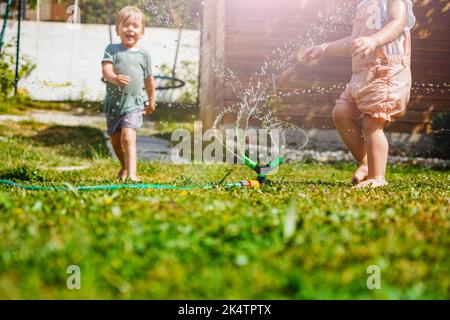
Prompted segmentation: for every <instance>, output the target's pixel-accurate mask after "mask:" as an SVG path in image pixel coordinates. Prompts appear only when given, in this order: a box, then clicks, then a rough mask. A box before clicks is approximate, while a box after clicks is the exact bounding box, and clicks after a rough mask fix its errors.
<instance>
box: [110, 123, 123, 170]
mask: <svg viewBox="0 0 450 320" xmlns="http://www.w3.org/2000/svg"><path fill="white" fill-rule="evenodd" d="M120 137H121V133H120V131H118V132H116V133H114V134H113V135H112V136H110V140H111V145H112V147H113V149H114V153H115V154H116V156H117V159H119V161H120V165H121V167H120V170H119V172H118V173H117V178H118V179H125V178H126V176H127V172H126V167H125V158H124V153H123V149H122V142H121V139H120Z"/></svg>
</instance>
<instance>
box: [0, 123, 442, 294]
mask: <svg viewBox="0 0 450 320" xmlns="http://www.w3.org/2000/svg"><path fill="white" fill-rule="evenodd" d="M0 150H1V152H0V177H1V178H3V179H15V180H16V181H20V182H21V183H24V184H39V185H44V184H62V183H63V182H68V183H70V184H73V185H89V184H98V183H111V182H114V180H113V178H114V176H115V173H116V171H117V170H118V165H117V162H115V161H114V160H112V159H111V158H109V157H108V156H107V153H106V149H105V145H104V141H103V140H102V133H101V132H100V131H99V130H96V129H92V128H86V127H77V128H70V127H61V126H48V125H43V124H39V123H35V122H23V123H18V124H16V123H13V122H2V123H0ZM71 165H87V166H89V168H87V169H85V170H79V171H71V172H60V171H57V170H55V168H56V167H58V166H71ZM230 169H232V170H233V171H232V173H231V175H230V176H229V177H228V178H227V181H239V180H241V179H248V178H253V177H254V176H253V173H252V172H250V171H249V170H247V169H246V168H244V167H242V166H238V165H235V166H221V165H191V166H177V165H170V164H162V163H153V164H152V163H146V162H141V163H139V171H140V174H141V175H142V176H144V178H145V181H146V182H155V183H173V184H177V185H182V184H203V183H209V182H217V181H220V179H221V178H222V177H223V176H225V174H226V173H227V172H228V170H230ZM352 169H353V165H352V164H345V163H339V164H335V165H320V164H313V163H306V164H305V163H297V164H287V165H283V166H282V167H281V168H280V170H279V172H277V174H276V175H274V176H273V177H272V179H273V180H274V183H273V185H271V186H264V187H263V188H262V189H259V190H257V189H252V190H246V189H243V190H241V189H232V190H227V189H224V188H220V187H219V188H217V189H212V190H202V189H198V190H192V191H155V190H121V191H109V192H103V191H101V192H74V191H64V192H40V191H38V192H36V191H24V190H19V189H11V188H9V187H7V186H0V299H10V298H26V299H47V298H63V299H65V298H70V299H80V298H99V299H103V298H120V299H122V298H123V299H128V298H133V299H134V298H145V299H322V298H329V299H341V298H357V299H366V298H375V299H415V298H424V299H430V298H438V299H449V298H450V277H449V276H448V271H449V270H450V254H449V253H450V252H449V251H450V250H449V248H450V236H449V234H450V232H449V231H450V216H449V207H450V193H449V191H450V188H449V182H450V173H449V172H448V171H430V170H426V169H421V168H415V167H400V166H397V167H393V168H389V175H388V179H389V181H390V185H389V186H388V187H386V188H383V189H379V190H372V191H369V190H366V191H353V190H350V189H349V187H350V185H349V183H348V181H349V177H350V176H351V173H352ZM292 231H294V232H292ZM69 265H78V266H79V267H80V268H81V290H68V289H67V287H66V280H67V277H68V276H69V275H68V274H67V273H66V269H67V267H68V266H69ZM370 265H378V266H379V267H380V268H381V289H380V290H368V288H367V286H366V281H367V278H368V276H369V275H368V274H367V271H366V270H367V267H368V266H370Z"/></svg>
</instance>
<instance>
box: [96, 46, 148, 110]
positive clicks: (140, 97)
mask: <svg viewBox="0 0 450 320" xmlns="http://www.w3.org/2000/svg"><path fill="white" fill-rule="evenodd" d="M105 61H110V62H112V64H113V66H114V71H115V72H116V73H117V74H121V75H126V76H129V77H130V78H131V81H130V84H129V85H127V86H124V87H118V86H115V85H113V84H111V83H109V82H107V84H106V97H105V101H104V103H103V112H105V113H106V114H112V115H123V114H127V113H132V112H137V111H141V110H144V108H145V107H144V103H145V102H146V101H147V100H148V97H147V92H146V90H145V83H144V80H145V79H147V78H149V77H151V76H152V64H151V59H150V55H149V54H148V52H147V51H145V50H143V49H140V48H139V49H137V50H134V51H132V50H129V49H128V48H126V47H124V46H123V45H122V44H110V45H108V47H106V50H105V55H104V57H103V60H102V63H103V62H105Z"/></svg>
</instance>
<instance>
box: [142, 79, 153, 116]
mask: <svg viewBox="0 0 450 320" xmlns="http://www.w3.org/2000/svg"><path fill="white" fill-rule="evenodd" d="M144 83H145V90H146V91H147V96H148V102H149V104H148V105H147V106H146V108H145V109H144V115H149V114H151V113H152V112H153V111H155V109H156V84H155V78H154V77H153V76H150V77H148V78H146V79H145V80H144Z"/></svg>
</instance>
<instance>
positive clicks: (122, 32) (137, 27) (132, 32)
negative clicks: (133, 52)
mask: <svg viewBox="0 0 450 320" xmlns="http://www.w3.org/2000/svg"><path fill="white" fill-rule="evenodd" d="M143 29H144V28H143V25H142V21H140V20H139V19H129V20H127V21H122V22H121V23H120V24H119V26H118V27H117V33H118V34H119V37H120V40H121V42H122V44H123V45H124V46H125V47H127V48H132V47H133V46H134V45H135V44H136V43H137V42H138V41H139V39H140V38H141V37H142V36H143V34H144V32H143Z"/></svg>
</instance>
